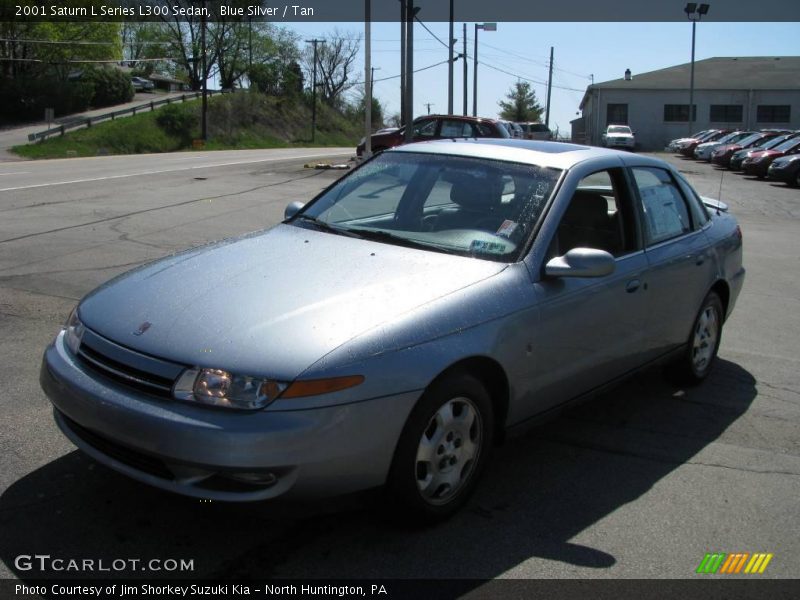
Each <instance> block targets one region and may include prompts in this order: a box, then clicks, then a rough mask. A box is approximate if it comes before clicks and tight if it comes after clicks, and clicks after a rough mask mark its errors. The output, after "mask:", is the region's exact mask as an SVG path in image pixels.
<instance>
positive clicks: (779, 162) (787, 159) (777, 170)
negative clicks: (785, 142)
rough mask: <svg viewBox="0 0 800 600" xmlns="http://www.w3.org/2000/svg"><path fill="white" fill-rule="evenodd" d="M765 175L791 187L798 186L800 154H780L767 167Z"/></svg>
mask: <svg viewBox="0 0 800 600" xmlns="http://www.w3.org/2000/svg"><path fill="white" fill-rule="evenodd" d="M767 177H768V178H769V179H774V180H775V181H783V182H784V183H787V184H788V185H789V186H791V187H800V154H791V155H789V156H780V157H778V158H776V159H775V160H773V161H772V164H771V165H770V166H769V168H768V169H767Z"/></svg>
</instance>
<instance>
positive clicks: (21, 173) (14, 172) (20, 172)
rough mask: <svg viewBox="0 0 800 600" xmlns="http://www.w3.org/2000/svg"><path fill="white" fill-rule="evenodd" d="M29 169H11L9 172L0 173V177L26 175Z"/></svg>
mask: <svg viewBox="0 0 800 600" xmlns="http://www.w3.org/2000/svg"><path fill="white" fill-rule="evenodd" d="M28 173H30V171H12V172H11V173H0V177H2V176H3V175H27V174H28Z"/></svg>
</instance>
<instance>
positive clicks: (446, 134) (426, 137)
mask: <svg viewBox="0 0 800 600" xmlns="http://www.w3.org/2000/svg"><path fill="white" fill-rule="evenodd" d="M413 127H414V137H413V141H415V142H424V141H430V140H438V139H442V138H473V137H474V138H484V137H488V138H510V137H511V134H510V133H509V132H508V130H507V129H506V128H505V127H504V126H503V125H502V124H501V123H500V122H499V121H497V120H495V119H484V118H482V117H464V116H461V115H426V116H424V117H417V118H416V119H414V125H413ZM405 133H406V128H405V127H400V128H399V129H395V130H394V131H389V132H385V133H373V134H372V151H373V152H380V151H381V150H386V149H387V148H394V147H395V146H400V145H402V144H404V143H405ZM365 142H366V140H365V138H361V141H360V142H359V143H358V146H357V147H356V154H357V155H358V156H363V154H364V148H365V147H366V143H365Z"/></svg>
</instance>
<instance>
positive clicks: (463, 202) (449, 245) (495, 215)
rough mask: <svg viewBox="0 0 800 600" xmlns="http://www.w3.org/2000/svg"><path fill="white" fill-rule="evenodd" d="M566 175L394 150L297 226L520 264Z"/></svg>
mask: <svg viewBox="0 0 800 600" xmlns="http://www.w3.org/2000/svg"><path fill="white" fill-rule="evenodd" d="M560 174H561V171H560V170H559V169H550V168H544V167H539V166H535V165H525V164H518V163H508V162H501V161H496V160H488V159H480V158H467V157H457V156H447V155H436V154H427V153H412V152H387V153H384V154H381V155H378V156H377V157H376V158H374V159H373V160H371V161H369V162H367V163H365V164H364V166H362V167H360V168H358V169H356V170H355V171H353V173H352V174H351V175H350V176H348V177H345V178H344V179H342V180H340V181H339V182H338V183H336V184H334V185H333V187H331V188H330V189H328V190H327V191H325V192H324V193H323V194H322V195H320V196H318V197H317V198H316V199H315V200H314V201H313V202H312V203H311V204H309V205H308V206H307V207H306V208H305V209H304V210H303V211H302V212H301V213H300V214H299V215H297V216H296V217H295V218H294V219H292V221H291V222H292V224H295V225H297V226H301V227H316V228H318V229H320V230H322V231H326V232H330V233H334V234H337V233H338V234H341V235H349V236H355V237H362V238H365V239H370V240H374V241H378V242H383V243H387V244H395V245H399V246H411V247H415V248H421V249H425V250H430V251H436V252H446V253H450V254H457V255H462V256H472V257H475V258H479V259H484V260H494V261H501V262H513V261H515V260H518V258H519V256H520V254H521V252H522V250H523V249H524V247H525V243H526V241H527V240H528V238H529V237H530V234H531V233H532V231H533V229H534V227H535V225H536V223H537V221H538V220H539V217H540V216H541V214H542V211H543V210H544V207H545V205H546V204H547V201H548V199H549V198H550V196H551V194H552V192H553V189H554V187H555V184H556V182H557V181H558V178H559V176H560Z"/></svg>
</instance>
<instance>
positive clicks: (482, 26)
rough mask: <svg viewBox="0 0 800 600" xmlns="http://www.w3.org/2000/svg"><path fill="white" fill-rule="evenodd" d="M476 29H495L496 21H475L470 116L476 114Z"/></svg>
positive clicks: (475, 115)
mask: <svg viewBox="0 0 800 600" xmlns="http://www.w3.org/2000/svg"><path fill="white" fill-rule="evenodd" d="M478 29H483V30H484V31H497V23H475V51H474V56H473V57H472V58H473V61H474V63H473V65H472V116H473V117H477V116H478Z"/></svg>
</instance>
